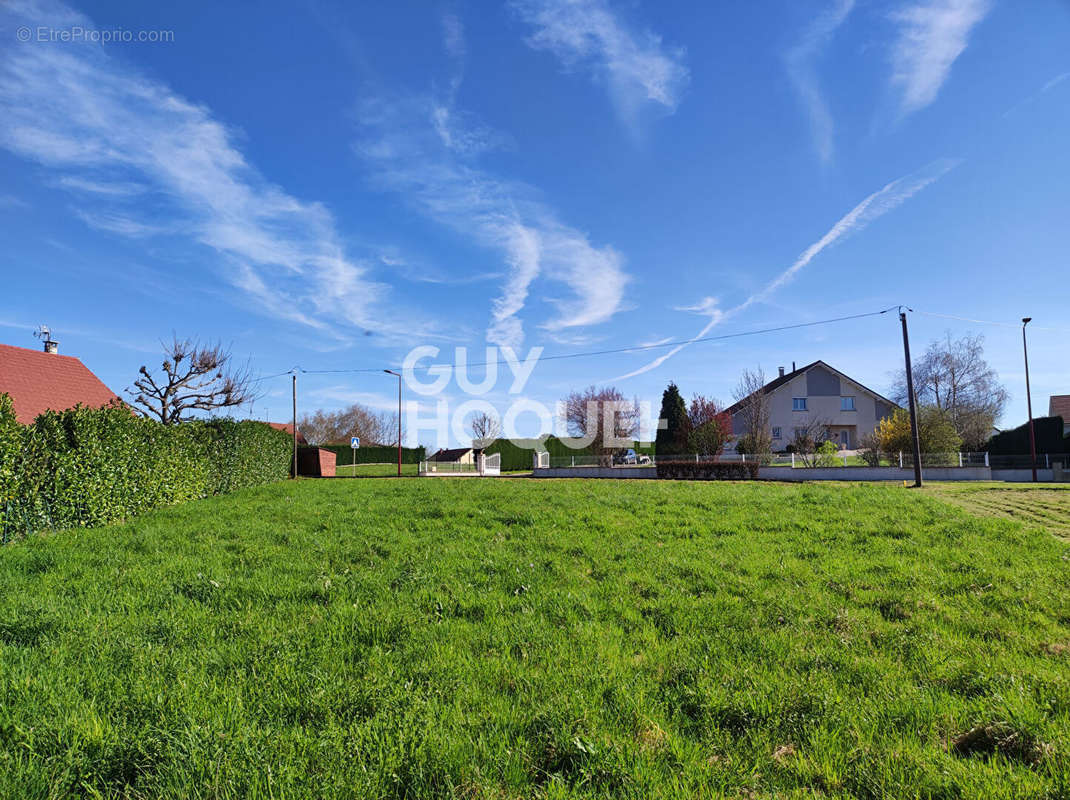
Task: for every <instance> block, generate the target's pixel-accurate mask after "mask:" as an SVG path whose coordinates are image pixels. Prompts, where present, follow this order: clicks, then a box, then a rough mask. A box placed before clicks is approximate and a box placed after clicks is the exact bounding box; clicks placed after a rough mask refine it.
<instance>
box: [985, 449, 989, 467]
mask: <svg viewBox="0 0 1070 800" xmlns="http://www.w3.org/2000/svg"><path fill="white" fill-rule="evenodd" d="M985 466H986V467H987V466H988V451H987V450H985Z"/></svg>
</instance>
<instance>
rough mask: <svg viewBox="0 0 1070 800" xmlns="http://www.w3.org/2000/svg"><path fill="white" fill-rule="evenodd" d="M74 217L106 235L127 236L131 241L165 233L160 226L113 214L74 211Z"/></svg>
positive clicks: (164, 229) (165, 230) (163, 228)
mask: <svg viewBox="0 0 1070 800" xmlns="http://www.w3.org/2000/svg"><path fill="white" fill-rule="evenodd" d="M74 213H75V215H76V216H77V217H78V218H79V219H80V220H82V221H83V222H84V223H85V224H86V225H88V226H89V227H91V228H96V229H97V230H98V231H106V232H108V233H117V234H119V235H120V236H129V237H130V238H132V239H142V238H145V237H147V236H158V235H160V234H163V233H167V229H166V228H165V227H164V226H162V225H153V224H151V223H148V222H143V221H141V220H138V219H134V218H133V217H130V216H126V215H124V214H119V213H113V212H108V211H104V212H95V211H84V210H81V209H77V210H75V212H74Z"/></svg>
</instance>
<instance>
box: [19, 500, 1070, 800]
mask: <svg viewBox="0 0 1070 800" xmlns="http://www.w3.org/2000/svg"><path fill="white" fill-rule="evenodd" d="M1068 559H1070V548H1068V546H1067V544H1066V543H1065V542H1062V541H1059V540H1057V539H1055V538H1053V537H1051V536H1048V535H1046V534H1044V533H1042V532H1041V531H1039V530H1035V529H1030V528H1026V527H1023V526H1021V525H1019V524H1016V523H1014V522H1008V521H1005V520H1002V519H997V518H981V517H975V516H971V515H969V514H967V513H965V512H964V511H961V510H959V509H957V508H954V507H951V506H948V505H947V504H945V503H943V502H939V501H937V500H936V499H934V498H933V497H930V496H928V495H926V494H925V493H919V492H910V491H906V490H903V489H901V488H897V487H888V486H872V485H870V486H866V485H850V486H844V485H776V484H765V483H743V484H722V483H674V482H662V481H589V482H584V481H553V480H542V481H507V480H497V481H496V480H474V479H473V480H422V481H390V480H381V481H380V480H363V481H299V482H292V483H285V484H278V485H273V486H268V487H261V488H259V489H253V490H244V491H241V492H238V493H236V494H234V495H231V496H228V497H222V498H212V499H209V500H205V501H201V502H195V503H190V504H187V505H184V506H180V507H175V508H170V509H163V510H159V511H156V512H153V513H151V514H148V515H146V516H144V517H142V518H139V519H137V520H135V521H133V522H131V523H129V524H127V525H123V526H116V527H110V528H101V529H95V530H80V531H73V532H66V533H58V534H54V535H51V536H47V537H43V538H36V539H31V540H27V541H25V542H23V543H20V544H18V545H15V546H11V547H7V548H4V549H2V550H0V592H2V595H3V597H4V598H6V602H5V604H4V606H3V607H2V609H0V796H3V797H20V798H26V797H42V798H43V797H60V796H69V795H78V796H99V795H102V796H123V797H187V796H196V797H235V798H236V797H388V798H402V797H406V798H412V797H443V798H445V797H547V798H563V797H636V798H640V797H642V798H648V797H698V796H702V797H708V796H720V795H726V796H736V797H740V796H750V797H754V796H773V795H776V796H784V797H802V796H806V797H812V796H815V795H816V796H823V797H872V798H877V797H907V796H910V797H914V796H917V797H947V798H951V797H1006V798H1011V797H1057V796H1066V794H1067V792H1068V790H1070V760H1068V753H1067V742H1070V679H1068V675H1070V670H1068V666H1070V604H1068V598H1070V591H1068V590H1070V569H1068Z"/></svg>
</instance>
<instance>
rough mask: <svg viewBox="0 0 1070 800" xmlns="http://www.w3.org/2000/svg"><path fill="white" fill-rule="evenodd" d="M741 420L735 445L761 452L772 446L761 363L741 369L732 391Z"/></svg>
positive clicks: (757, 453) (758, 453)
mask: <svg viewBox="0 0 1070 800" xmlns="http://www.w3.org/2000/svg"><path fill="white" fill-rule="evenodd" d="M732 396H733V397H734V398H735V400H736V403H737V405H738V406H739V409H738V410H737V412H736V413H737V414H738V415H739V417H740V419H741V420H742V422H743V433H742V434H741V435H740V436H739V438H738V440H737V442H736V449H737V450H739V451H740V452H743V453H752V454H755V455H763V454H765V453H769V452H771V451H772V449H773V432H772V430H770V428H769V419H770V412H769V396H768V395H767V394H766V393H765V373H764V372H763V371H762V368H761V367H758V368H757V369H756V370H753V371H751V370H749V369H746V370H743V374H742V375H741V376H740V378H739V383H738V384H736V388H735V390H734V391H733V392H732Z"/></svg>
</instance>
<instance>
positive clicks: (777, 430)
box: [773, 428, 780, 439]
mask: <svg viewBox="0 0 1070 800" xmlns="http://www.w3.org/2000/svg"><path fill="white" fill-rule="evenodd" d="M773 438H774V439H779V438H780V428H773Z"/></svg>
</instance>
